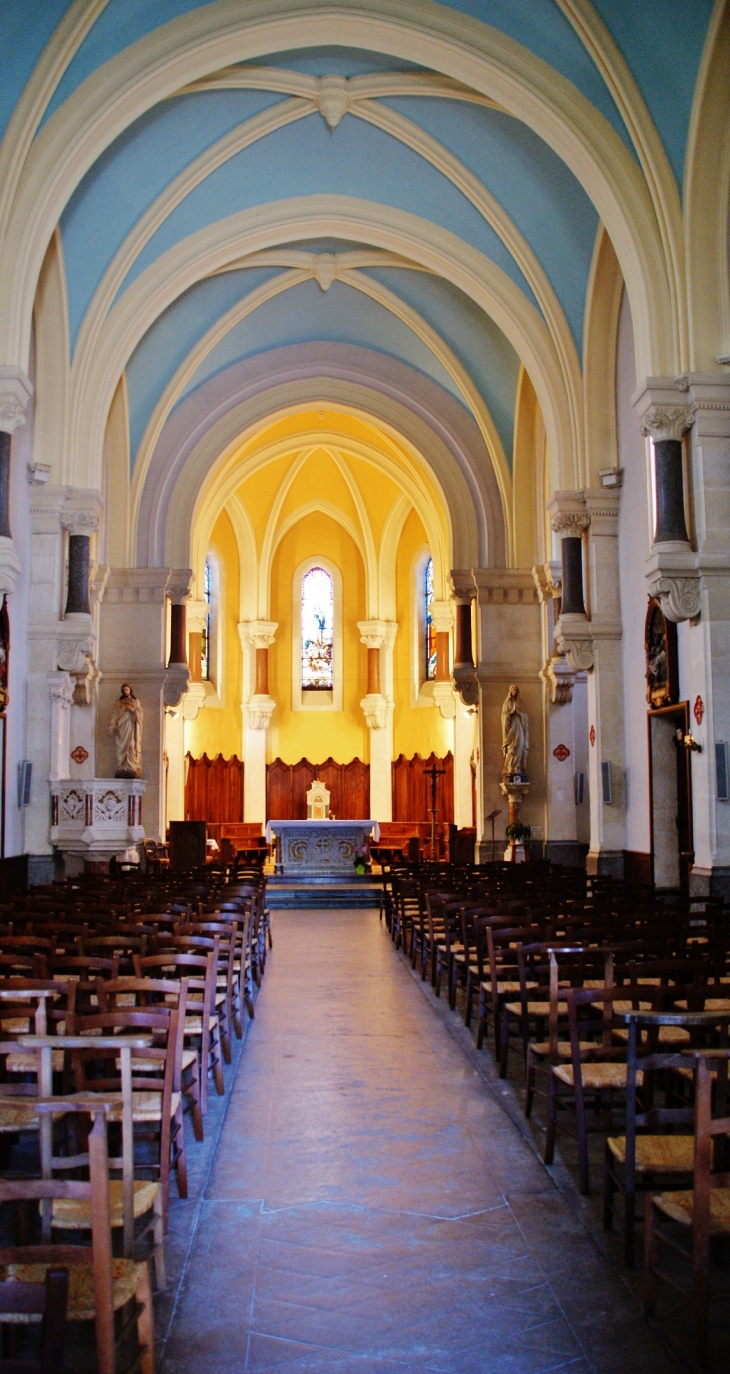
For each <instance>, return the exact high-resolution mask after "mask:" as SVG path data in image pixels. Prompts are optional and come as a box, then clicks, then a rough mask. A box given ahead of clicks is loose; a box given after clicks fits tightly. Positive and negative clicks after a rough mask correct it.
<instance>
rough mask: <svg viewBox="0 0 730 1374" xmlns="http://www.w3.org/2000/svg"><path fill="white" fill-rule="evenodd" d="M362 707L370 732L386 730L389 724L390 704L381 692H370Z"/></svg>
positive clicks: (364, 698)
mask: <svg viewBox="0 0 730 1374" xmlns="http://www.w3.org/2000/svg"><path fill="white" fill-rule="evenodd" d="M360 705H361V707H362V710H363V715H364V716H365V723H366V725H367V727H368V729H369V730H384V729H385V727H386V725H387V723H388V702H387V700H386V698H385V697H384V696H383V695H382V694H381V693H380V692H368V694H367V696H365V697H363V699H362V701H361V702H360Z"/></svg>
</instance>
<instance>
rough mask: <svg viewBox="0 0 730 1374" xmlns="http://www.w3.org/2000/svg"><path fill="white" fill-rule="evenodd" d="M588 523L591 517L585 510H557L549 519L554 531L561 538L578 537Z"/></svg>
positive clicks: (586, 527)
mask: <svg viewBox="0 0 730 1374" xmlns="http://www.w3.org/2000/svg"><path fill="white" fill-rule="evenodd" d="M590 523H591V517H590V515H589V514H588V512H587V511H567V510H565V511H558V512H557V514H556V515H554V516H553V517H552V520H551V521H550V524H551V525H552V528H553V530H554V531H555V533H556V534H559V535H560V536H561V538H563V539H564V538H566V537H568V538H570V539H580V537H581V535H582V533H583V531H584V530H587V529H588V526H589V525H590Z"/></svg>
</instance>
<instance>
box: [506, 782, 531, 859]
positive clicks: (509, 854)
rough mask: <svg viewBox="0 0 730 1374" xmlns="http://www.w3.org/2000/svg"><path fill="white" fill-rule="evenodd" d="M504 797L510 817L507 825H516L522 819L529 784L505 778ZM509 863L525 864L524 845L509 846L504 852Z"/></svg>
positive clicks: (508, 816)
mask: <svg viewBox="0 0 730 1374" xmlns="http://www.w3.org/2000/svg"><path fill="white" fill-rule="evenodd" d="M500 789H501V792H502V795H503V796H504V797H506V798H507V805H508V815H507V824H508V825H514V823H515V821H518V820H519V819H520V811H521V810H522V803H523V801H524V799H525V797H526V796H527V793H528V792H529V790H530V784H529V782H516V781H515V782H513V781H512V780H511V779H509V778H505V779H504V780H503V781H502V782H501V783H500ZM504 857H505V860H506V861H507V863H513V864H523V863H524V862H525V859H526V857H527V856H526V854H525V846H524V845H523V844H512V843H510V844H508V845H507V848H506V849H505V851H504Z"/></svg>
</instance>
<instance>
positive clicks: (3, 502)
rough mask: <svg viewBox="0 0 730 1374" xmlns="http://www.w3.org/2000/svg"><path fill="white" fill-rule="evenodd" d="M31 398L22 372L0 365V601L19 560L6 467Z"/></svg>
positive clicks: (11, 585)
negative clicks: (11, 525) (13, 438)
mask: <svg viewBox="0 0 730 1374" xmlns="http://www.w3.org/2000/svg"><path fill="white" fill-rule="evenodd" d="M32 395H33V387H32V386H31V384H30V382H29V381H28V378H27V377H26V375H25V373H24V372H23V371H22V370H21V369H20V368H16V367H8V366H0V598H1V597H2V596H7V595H9V594H10V593H11V592H12V591H13V590H14V588H15V581H16V578H17V576H18V573H19V572H20V559H19V557H18V553H17V550H16V548H15V545H14V543H13V535H12V530H11V528H10V467H11V458H10V455H11V448H12V436H13V435H14V434H15V432H16V430H18V429H20V427H21V425H24V424H25V410H26V407H27V405H28V402H29V400H30V398H31V396H32Z"/></svg>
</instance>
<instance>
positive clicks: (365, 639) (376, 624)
mask: <svg viewBox="0 0 730 1374" xmlns="http://www.w3.org/2000/svg"><path fill="white" fill-rule="evenodd" d="M357 628H358V630H359V631H360V643H361V644H366V645H367V647H368V649H382V647H383V644H384V643H385V636H386V632H387V628H388V622H387V621H386V620H358V622H357Z"/></svg>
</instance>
